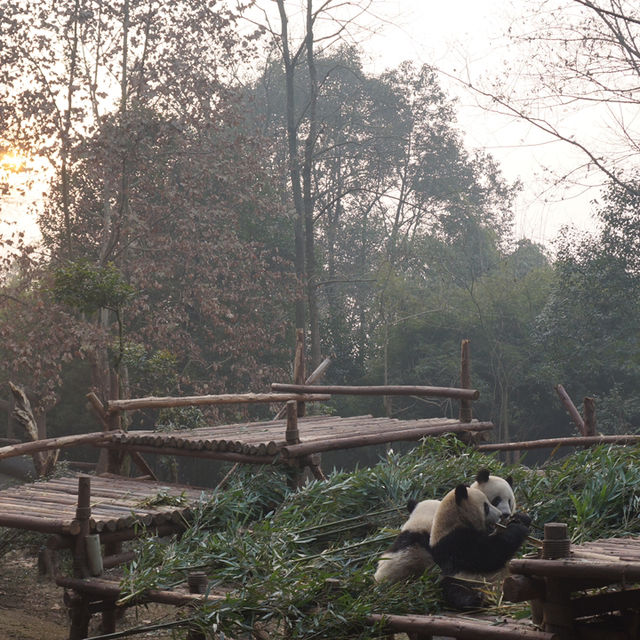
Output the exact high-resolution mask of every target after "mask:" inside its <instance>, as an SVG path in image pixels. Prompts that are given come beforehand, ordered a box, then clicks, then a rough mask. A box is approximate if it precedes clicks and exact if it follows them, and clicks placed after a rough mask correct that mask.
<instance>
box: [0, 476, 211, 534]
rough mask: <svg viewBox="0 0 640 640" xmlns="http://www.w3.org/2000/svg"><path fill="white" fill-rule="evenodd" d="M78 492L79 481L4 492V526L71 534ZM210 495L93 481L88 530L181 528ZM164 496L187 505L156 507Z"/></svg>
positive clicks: (0, 516) (0, 509)
mask: <svg viewBox="0 0 640 640" xmlns="http://www.w3.org/2000/svg"><path fill="white" fill-rule="evenodd" d="M77 490H78V476H71V477H64V478H53V479H51V480H47V481H45V482H35V483H31V484H25V485H20V486H15V487H9V488H7V489H4V490H2V491H0V526H7V527H16V528H24V529H30V528H31V526H30V522H31V520H33V522H34V524H33V530H38V531H45V530H46V531H47V532H49V533H54V532H59V533H63V534H65V533H68V532H70V531H71V532H73V523H74V522H75V519H76V506H77ZM206 491H208V490H205V489H200V488H194V487H189V486H185V485H169V484H166V483H161V482H152V481H146V480H145V481H141V480H135V479H129V478H119V477H113V476H111V477H102V476H91V520H90V528H91V531H92V532H97V533H99V532H102V531H117V530H120V529H126V528H131V527H133V526H134V525H135V524H144V525H147V526H158V525H161V524H165V523H169V522H173V523H176V524H178V523H180V522H181V521H183V520H184V519H185V518H188V517H189V513H190V509H191V508H192V507H193V506H194V505H195V504H196V503H197V502H198V501H199V500H200V499H201V498H202V496H203V492H206ZM162 496H170V497H171V498H179V499H182V500H183V502H182V503H181V504H161V503H159V504H153V503H152V501H153V500H155V499H157V498H159V497H162ZM46 523H49V524H46ZM36 527H39V528H36Z"/></svg>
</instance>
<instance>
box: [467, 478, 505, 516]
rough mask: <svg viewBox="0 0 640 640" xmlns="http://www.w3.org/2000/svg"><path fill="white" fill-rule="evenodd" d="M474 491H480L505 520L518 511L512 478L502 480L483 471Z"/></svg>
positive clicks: (476, 481) (473, 487)
mask: <svg viewBox="0 0 640 640" xmlns="http://www.w3.org/2000/svg"><path fill="white" fill-rule="evenodd" d="M471 488H472V489H480V491H482V493H484V495H485V496H487V499H488V500H489V502H490V503H491V504H492V505H493V506H494V507H496V508H497V509H499V510H500V513H501V514H502V517H503V518H507V517H509V516H510V515H512V514H513V513H515V510H516V497H515V495H514V493H513V480H512V478H511V476H507V478H501V477H500V476H492V475H490V474H489V471H488V470H487V469H481V470H480V471H479V472H478V475H477V476H476V480H475V482H474V483H473V484H472V485H471Z"/></svg>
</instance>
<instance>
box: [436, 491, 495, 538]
mask: <svg viewBox="0 0 640 640" xmlns="http://www.w3.org/2000/svg"><path fill="white" fill-rule="evenodd" d="M500 516H501V513H500V510H499V509H497V508H496V507H494V506H493V505H492V504H491V503H490V502H489V500H488V499H487V496H486V495H485V494H484V493H482V491H480V489H473V488H470V487H467V486H466V485H464V484H459V485H458V486H457V487H456V488H455V489H452V490H451V491H449V493H447V495H446V496H445V497H444V498H443V500H442V502H441V503H440V506H439V507H438V510H437V511H436V515H435V517H434V519H433V527H432V528H431V546H434V545H436V544H437V543H438V542H439V541H440V540H441V539H442V538H444V537H445V536H446V535H448V534H449V533H451V532H452V531H455V530H456V529H460V528H463V527H466V528H471V529H475V530H476V531H481V532H486V533H491V532H492V531H493V530H494V528H495V525H496V523H497V522H498V521H499V520H500Z"/></svg>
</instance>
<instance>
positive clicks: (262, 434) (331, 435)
mask: <svg viewBox="0 0 640 640" xmlns="http://www.w3.org/2000/svg"><path fill="white" fill-rule="evenodd" d="M461 428H462V429H463V430H465V431H480V430H487V429H490V428H492V425H491V423H487V422H484V423H480V422H477V421H472V422H470V423H461V422H460V421H459V420H457V419H453V418H429V419H422V420H399V419H397V418H384V417H382V418H380V417H378V418H374V417H373V416H371V415H363V416H353V417H348V418H342V417H339V416H310V417H304V418H300V419H299V421H298V430H299V433H300V441H301V442H302V443H304V445H305V447H306V448H308V449H310V450H311V451H323V450H327V448H326V447H327V444H326V443H327V442H329V441H335V442H336V443H337V444H338V446H331V447H329V448H342V447H341V446H339V443H338V441H342V443H343V444H347V439H348V438H351V439H355V441H357V440H358V439H359V438H364V439H365V440H366V439H371V440H372V441H374V442H393V441H394V440H401V439H411V440H419V439H420V438H421V437H422V436H426V435H440V434H442V433H446V432H447V431H452V432H453V431H456V430H460V429H461ZM285 430H286V421H285V420H270V421H268V422H253V423H241V424H228V425H219V426H214V427H201V428H199V429H193V430H176V431H170V432H166V431H129V432H127V433H124V432H120V433H117V434H114V436H113V441H112V442H113V443H114V444H120V445H126V446H127V447H131V448H136V447H140V446H143V447H145V451H147V452H148V451H150V449H149V447H152V448H153V447H157V449H158V453H161V452H162V450H163V449H171V450H172V454H173V455H176V452H177V453H178V454H180V451H179V450H182V449H184V450H185V451H184V455H189V452H191V451H216V452H230V453H236V454H242V455H245V456H252V455H255V456H276V455H278V454H279V453H280V452H281V451H282V450H283V449H284V448H285V447H286V444H287V443H286V441H285ZM409 432H411V433H410V437H408V438H407V434H408V433H409ZM345 448H346V447H345Z"/></svg>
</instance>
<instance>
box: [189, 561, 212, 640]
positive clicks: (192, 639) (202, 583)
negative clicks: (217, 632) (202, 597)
mask: <svg viewBox="0 0 640 640" xmlns="http://www.w3.org/2000/svg"><path fill="white" fill-rule="evenodd" d="M187 584H188V585H189V593H200V594H203V593H206V591H207V584H208V579H207V574H206V573H205V572H204V571H193V572H191V573H189V575H188V576H187ZM205 637H206V636H205V634H204V633H202V631H200V630H199V629H189V631H188V632H187V640H205Z"/></svg>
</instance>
